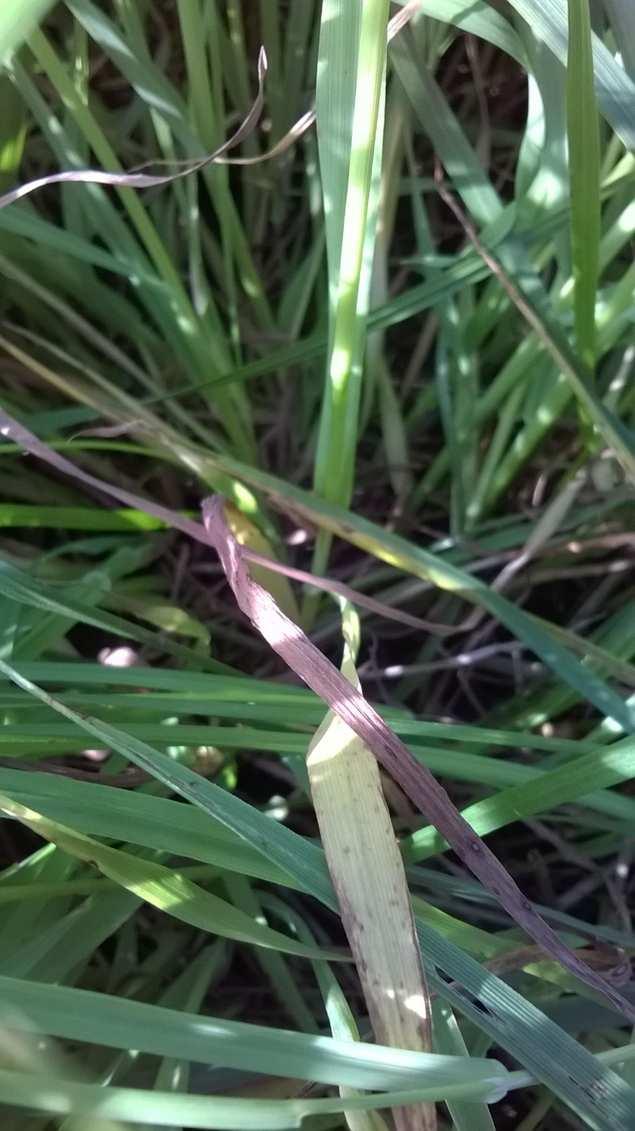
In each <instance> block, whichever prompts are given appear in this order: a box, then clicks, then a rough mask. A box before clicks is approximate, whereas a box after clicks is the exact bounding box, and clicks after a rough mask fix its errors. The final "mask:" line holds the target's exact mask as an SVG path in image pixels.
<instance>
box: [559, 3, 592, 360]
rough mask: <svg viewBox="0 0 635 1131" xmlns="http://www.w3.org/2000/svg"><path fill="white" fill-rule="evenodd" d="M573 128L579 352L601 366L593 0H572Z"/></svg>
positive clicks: (569, 123) (569, 117) (571, 162)
mask: <svg viewBox="0 0 635 1131" xmlns="http://www.w3.org/2000/svg"><path fill="white" fill-rule="evenodd" d="M568 3H569V9H568V10H569V51H568V56H567V132H568V135H569V176H570V183H571V247H572V260H573V279H574V311H575V327H576V339H577V346H578V352H579V354H580V357H581V359H582V361H583V362H584V364H585V365H586V366H587V367H588V368H589V370H591V371H593V369H594V367H595V356H596V342H595V296H596V290H597V281H598V273H599V261H600V131H599V125H598V115H597V107H596V102H595V90H594V82H593V58H592V54H591V16H590V12H589V4H588V0H568Z"/></svg>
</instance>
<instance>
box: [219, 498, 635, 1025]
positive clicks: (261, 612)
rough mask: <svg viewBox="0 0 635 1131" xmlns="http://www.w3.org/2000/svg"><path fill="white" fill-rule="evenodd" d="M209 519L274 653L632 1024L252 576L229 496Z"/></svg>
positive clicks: (234, 583)
mask: <svg viewBox="0 0 635 1131" xmlns="http://www.w3.org/2000/svg"><path fill="white" fill-rule="evenodd" d="M203 519H204V523H205V529H206V530H207V533H208V535H209V539H210V542H211V544H212V545H213V546H214V548H215V549H216V551H217V553H218V556H219V558H220V560H221V563H222V565H223V569H224V571H225V574H226V576H227V580H228V581H229V584H230V585H231V588H232V590H233V593H234V596H235V597H236V601H237V603H238V606H239V608H240V609H241V610H242V611H243V613H245V615H246V616H247V617H248V618H249V620H250V621H251V623H252V624H253V625H254V627H255V628H257V629H258V631H259V632H260V633H261V635H262V636H263V637H264V638H265V640H266V641H267V642H268V644H269V645H270V646H271V647H272V648H273V650H274V651H275V652H277V654H278V655H279V656H281V657H282V659H283V660H284V661H285V662H286V663H287V664H288V665H289V667H290V668H291V669H292V671H294V672H295V673H296V675H298V676H299V677H300V678H301V679H302V680H303V681H304V682H305V683H306V684H307V686H308V687H310V688H311V690H312V691H314V692H315V693H316V695H319V697H320V698H321V699H323V700H324V702H325V703H328V705H329V707H331V708H332V710H333V711H335V712H336V713H337V714H338V715H339V716H340V718H341V719H342V720H343V721H344V722H345V723H346V724H347V725H348V726H349V727H350V728H351V730H353V731H354V732H355V734H357V735H358V737H359V738H361V739H362V741H363V742H364V743H365V744H366V745H367V746H368V747H369V748H370V749H371V750H372V752H373V754H374V755H375V757H376V758H377V760H378V761H379V762H380V763H381V765H382V766H383V767H384V769H386V770H387V771H388V773H389V774H391V775H392V777H393V778H394V779H395V781H397V782H398V783H399V785H400V786H401V788H402V789H403V790H404V792H405V793H406V795H407V796H408V797H409V798H410V800H411V801H412V802H413V803H414V804H415V805H416V806H417V808H418V809H419V810H420V811H421V812H422V813H423V814H424V816H425V817H426V818H427V820H429V821H430V822H431V823H432V824H433V825H434V826H435V827H436V828H437V829H438V830H439V832H440V833H441V834H442V836H444V837H445V839H446V841H447V842H448V844H449V845H450V846H451V847H452V848H453V849H454V851H455V852H456V853H457V855H458V856H460V858H461V860H463V862H464V863H465V864H466V865H467V867H468V868H469V869H470V871H472V872H473V873H474V875H475V876H477V878H478V879H479V880H480V881H481V883H482V884H483V885H484V887H486V888H487V890H488V891H490V892H491V893H492V894H493V895H494V896H495V897H496V899H497V900H498V901H499V903H500V904H501V905H502V907H504V908H505V910H506V911H507V912H508V914H509V915H511V917H512V918H513V919H514V921H515V922H516V923H517V924H518V925H519V926H520V927H522V928H523V930H525V931H526V932H527V934H528V935H530V936H531V938H533V939H534V940H535V942H537V943H538V945H539V946H541V947H542V949H543V950H544V951H545V952H546V953H547V954H550V955H551V956H552V957H553V958H555V959H557V961H558V962H560V963H562V965H563V966H565V967H566V969H567V970H569V971H570V972H571V973H572V974H574V975H575V977H577V978H580V979H581V980H582V981H583V982H585V983H586V984H587V985H588V986H591V987H592V988H593V989H594V990H596V992H598V993H601V994H602V995H603V997H604V998H606V1000H607V1001H609V1002H610V1003H611V1004H612V1006H613V1008H614V1009H616V1010H618V1011H619V1012H620V1013H622V1014H623V1015H624V1016H625V1017H627V1018H628V1019H629V1021H631V1022H635V1006H633V1005H632V1004H631V1003H630V1002H629V1001H627V1000H626V999H625V998H624V997H623V996H622V994H620V993H619V991H618V990H616V989H615V988H614V987H613V986H611V985H610V983H609V982H607V981H606V979H604V978H603V977H602V976H601V975H600V974H598V973H597V972H596V971H594V970H591V969H590V968H589V967H588V966H587V965H586V963H585V962H583V961H582V960H581V959H580V958H579V957H578V956H577V954H576V953H575V952H574V951H573V950H571V948H570V947H568V946H567V945H566V944H565V943H563V942H562V941H561V940H560V939H559V938H558V935H557V934H556V932H555V931H554V930H552V928H551V927H550V926H549V925H548V924H547V923H546V922H545V921H544V919H542V917H541V916H540V915H539V914H538V912H537V911H536V910H535V908H534V907H533V906H532V904H531V903H530V901H529V900H528V899H527V897H526V896H524V895H523V893H522V892H521V891H520V889H519V887H518V886H517V884H516V883H515V881H514V880H513V879H512V877H511V876H510V874H509V872H508V871H507V869H506V868H504V867H503V865H502V864H501V862H500V860H499V859H498V857H497V856H495V855H494V853H493V852H492V851H491V849H489V848H488V846H487V845H486V844H485V842H484V841H483V840H481V838H480V837H479V836H477V834H476V833H475V832H474V830H473V829H472V827H471V826H470V825H469V824H468V822H467V821H466V820H465V818H464V817H463V816H462V815H461V814H460V813H459V811H458V809H457V808H456V807H455V806H454V804H453V803H452V801H451V800H450V798H449V797H448V794H447V793H446V791H445V790H444V789H443V787H442V786H441V785H439V783H438V782H437V780H436V778H435V777H434V776H433V775H432V774H431V773H430V771H429V770H428V769H427V768H426V767H425V766H422V765H420V764H419V763H418V762H416V761H415V759H414V758H413V757H412V755H411V753H410V751H409V750H408V748H407V747H406V746H405V745H404V744H403V742H402V741H401V739H400V738H398V737H397V735H396V734H395V733H394V732H393V731H392V730H391V729H390V727H389V726H388V725H387V723H385V722H384V720H383V719H382V718H381V716H380V715H379V714H378V713H377V711H375V709H374V707H372V706H371V705H370V703H368V701H367V700H366V699H365V698H364V696H363V695H362V694H361V692H359V691H357V690H356V688H354V687H352V686H351V684H350V683H349V682H348V680H347V679H346V678H345V677H344V676H343V675H342V674H341V672H339V671H338V670H337V668H336V667H334V665H333V664H332V663H331V662H330V660H328V659H327V658H326V656H324V655H323V654H322V652H320V650H319V649H318V648H316V647H315V645H314V644H313V643H312V642H311V641H310V640H309V639H308V637H307V636H306V635H305V634H304V632H302V630H301V629H300V628H299V627H298V626H297V625H296V624H294V623H293V621H291V620H289V618H288V617H286V616H285V615H284V613H282V612H281V611H280V609H279V608H278V607H277V605H276V603H275V601H274V600H273V598H272V597H271V596H270V594H269V593H267V592H265V590H264V589H262V588H261V587H260V586H259V585H257V584H256V583H255V582H254V581H253V580H252V579H251V577H250V576H249V572H248V570H247V566H246V564H245V560H244V557H243V555H242V553H241V549H240V547H239V545H238V543H237V542H236V541H235V539H234V538H233V537H232V535H231V533H230V531H229V529H228V527H227V523H226V521H225V517H224V514H223V501H222V499H220V498H219V497H218V496H214V497H212V498H210V499H206V500H205V501H204V503H203Z"/></svg>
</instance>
